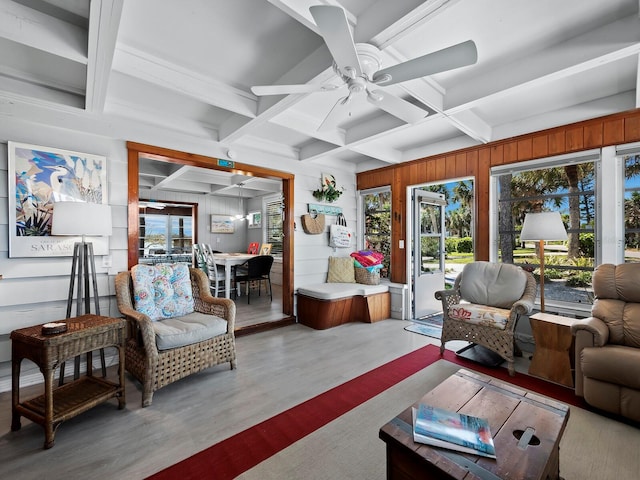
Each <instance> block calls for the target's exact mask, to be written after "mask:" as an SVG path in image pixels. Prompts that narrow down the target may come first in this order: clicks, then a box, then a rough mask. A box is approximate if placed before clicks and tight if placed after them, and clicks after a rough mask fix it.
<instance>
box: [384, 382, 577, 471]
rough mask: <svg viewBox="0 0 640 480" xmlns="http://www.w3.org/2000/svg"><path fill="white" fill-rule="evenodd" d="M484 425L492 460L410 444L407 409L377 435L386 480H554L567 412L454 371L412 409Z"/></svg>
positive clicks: (541, 399)
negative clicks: (423, 407)
mask: <svg viewBox="0 0 640 480" xmlns="http://www.w3.org/2000/svg"><path fill="white" fill-rule="evenodd" d="M418 403H427V404H430V405H434V406H436V407H441V408H446V409H449V410H455V411H460V412H462V413H466V414H470V415H475V416H478V417H484V418H487V419H488V420H489V424H490V425H491V433H492V434H493V439H494V444H495V447H496V456H497V460H493V459H490V458H485V457H480V456H477V455H470V454H461V453H458V452H455V451H453V450H447V449H443V448H437V447H430V446H428V445H423V444H421V443H415V442H414V441H413V435H412V426H411V422H412V420H411V408H407V409H406V410H404V411H403V412H402V413H400V415H398V416H397V417H395V418H394V419H393V420H391V421H390V422H389V423H387V424H385V425H384V426H383V427H382V428H381V429H380V438H381V439H382V440H383V441H384V442H385V443H386V444H387V478H388V479H394V480H395V479H417V478H434V479H465V480H470V479H492V480H495V479H509V480H520V479H523V480H524V479H527V480H534V479H535V480H538V479H559V478H560V463H559V453H560V450H559V445H560V438H561V437H562V434H563V433H564V429H565V427H566V425H567V421H568V419H569V407H568V406H567V405H565V404H562V403H560V402H557V401H555V400H551V399H547V398H545V397H542V396H540V395H538V394H535V393H531V392H527V391H525V390H522V389H521V388H519V387H516V386H515V385H511V384H508V383H505V382H501V381H499V380H496V379H494V378H491V377H488V376H486V375H480V374H476V373H474V372H470V371H468V370H459V371H458V372H457V373H455V374H454V375H452V376H451V377H449V378H447V379H446V380H445V381H444V382H442V383H441V384H440V385H438V386H437V387H436V388H434V389H433V390H431V391H430V392H429V393H427V394H426V395H425V396H424V397H422V399H421V400H420V401H419V402H417V403H415V404H414V405H413V406H417V405H418Z"/></svg>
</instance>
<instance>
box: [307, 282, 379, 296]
mask: <svg viewBox="0 0 640 480" xmlns="http://www.w3.org/2000/svg"><path fill="white" fill-rule="evenodd" d="M388 291H389V286H388V285H364V284H361V283H319V284H316V285H307V286H305V287H300V288H298V294H299V295H306V296H307V297H312V298H317V299H320V300H336V299H338V298H346V297H353V296H355V295H361V296H367V295H374V294H376V293H385V292H388Z"/></svg>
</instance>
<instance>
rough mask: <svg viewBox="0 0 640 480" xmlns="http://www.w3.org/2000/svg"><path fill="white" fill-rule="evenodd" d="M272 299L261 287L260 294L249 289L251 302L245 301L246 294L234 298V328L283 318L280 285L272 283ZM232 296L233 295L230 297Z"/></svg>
mask: <svg viewBox="0 0 640 480" xmlns="http://www.w3.org/2000/svg"><path fill="white" fill-rule="evenodd" d="M272 287H273V301H271V299H270V297H269V294H268V293H265V289H264V287H263V288H262V291H261V294H260V296H258V290H257V289H253V290H252V291H251V303H247V296H246V295H245V294H244V292H242V295H241V296H239V297H238V298H236V299H235V302H236V330H238V329H243V328H246V327H250V326H254V325H260V324H263V323H269V322H276V321H279V320H282V319H283V318H284V314H283V313H282V287H281V286H279V285H273V286H272ZM232 298H233V297H232Z"/></svg>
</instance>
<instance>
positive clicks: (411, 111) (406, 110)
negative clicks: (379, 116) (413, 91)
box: [367, 90, 429, 123]
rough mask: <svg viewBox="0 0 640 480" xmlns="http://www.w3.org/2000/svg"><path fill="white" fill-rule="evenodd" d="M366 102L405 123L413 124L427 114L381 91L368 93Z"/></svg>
mask: <svg viewBox="0 0 640 480" xmlns="http://www.w3.org/2000/svg"><path fill="white" fill-rule="evenodd" d="M367 101H369V103H371V104H372V105H375V106H376V107H378V108H380V109H382V110H384V111H385V112H387V113H390V114H391V115H393V116H394V117H398V118H399V119H400V120H402V121H404V122H407V123H415V122H417V121H418V120H421V119H423V118H424V117H426V116H427V115H428V114H429V113H428V112H426V111H425V110H423V109H422V108H420V107H416V106H415V105H414V104H412V103H409V102H407V101H406V100H403V99H402V98H400V97H396V96H395V95H391V94H390V93H387V92H384V91H382V90H373V91H371V92H368V94H367Z"/></svg>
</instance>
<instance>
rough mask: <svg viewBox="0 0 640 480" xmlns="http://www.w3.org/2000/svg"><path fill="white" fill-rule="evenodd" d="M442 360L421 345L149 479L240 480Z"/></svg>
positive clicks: (521, 380) (532, 383) (553, 388)
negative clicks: (359, 406) (308, 437)
mask: <svg viewBox="0 0 640 480" xmlns="http://www.w3.org/2000/svg"><path fill="white" fill-rule="evenodd" d="M440 358H441V357H440V351H439V347H437V346H435V345H427V346H426V347H422V348H420V349H418V350H416V351H414V352H411V353H409V354H407V355H404V356H402V357H400V358H398V359H396V360H393V361H391V362H389V363H386V364H384V365H382V366H380V367H378V368H375V369H374V370H371V371H370V372H367V373H364V374H363V375H360V376H359V377H356V378H354V379H352V380H349V381H348V382H346V383H343V384H342V385H339V386H337V387H335V388H332V389H331V390H328V391H326V392H324V393H322V394H320V395H318V396H316V397H314V398H311V399H310V400H307V401H306V402H303V403H301V404H299V405H297V406H295V407H293V408H291V409H289V410H286V411H284V412H282V413H280V414H278V415H276V416H274V417H272V418H270V419H268V420H265V421H264V422H261V423H259V424H257V425H254V426H253V427H251V428H248V429H247V430H244V431H243V432H240V433H238V434H236V435H234V436H232V437H229V438H228V439H226V440H223V441H221V442H219V443H217V444H215V445H213V446H211V447H209V448H207V449H205V450H203V451H201V452H199V453H196V454H195V455H193V456H191V457H189V458H187V459H185V460H183V461H181V462H179V463H176V464H175V465H172V466H171V467H168V468H166V469H164V470H162V471H160V472H158V473H156V474H154V475H152V476H151V477H149V478H150V479H153V480H160V479H174V478H180V479H182V480H188V479H194V480H195V479H202V478H216V479H217V480H224V479H232V478H235V477H237V476H238V475H240V474H241V473H243V472H245V471H247V470H249V469H250V468H252V467H254V466H256V465H258V464H259V463H260V462H262V461H264V460H266V459H267V458H269V457H270V456H272V455H274V454H276V453H278V452H279V451H280V450H283V449H284V448H286V447H288V446H290V445H292V444H293V443H295V442H296V441H298V440H300V439H301V438H303V437H305V436H307V435H309V434H310V433H312V432H314V431H315V430H317V429H318V428H321V427H323V426H324V425H326V424H328V423H329V422H331V421H333V420H335V419H336V418H338V417H340V416H341V415H344V414H345V413H347V412H348V411H350V410H352V409H354V408H355V407H357V406H358V405H360V404H362V403H364V402H366V401H367V400H369V399H371V398H373V397H375V396H376V395H378V394H380V393H382V392H384V391H385V390H387V389H388V388H391V387H392V386H394V385H396V384H397V383H399V382H401V381H402V380H404V379H405V378H408V377H410V376H411V375H413V374H414V373H417V372H418V371H419V370H421V369H423V368H425V367H427V366H428V365H430V364H432V363H434V362H436V361H437V360H439V359H440ZM444 359H445V360H449V361H450V362H453V363H456V364H458V365H461V366H464V367H466V368H469V369H471V370H475V371H479V372H481V373H485V374H487V375H490V376H492V377H495V378H498V379H501V380H504V381H506V382H509V383H512V384H514V385H518V386H520V387H522V388H526V389H528V390H532V391H535V392H537V393H541V394H543V395H546V396H549V397H552V398H555V399H556V400H559V401H561V402H565V403H569V404H572V405H576V406H580V407H582V408H585V407H586V404H584V402H581V399H580V398H578V397H576V396H575V395H574V394H573V390H571V389H568V388H565V387H562V386H560V385H555V384H551V383H548V382H544V381H542V380H538V379H536V378H533V377H529V376H527V375H524V374H521V373H517V374H516V376H515V377H509V374H508V373H507V371H506V369H504V368H487V367H482V366H481V365H479V364H477V363H474V362H471V361H468V360H465V359H462V358H458V357H456V355H455V353H453V352H451V351H448V350H447V351H445V355H444Z"/></svg>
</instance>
